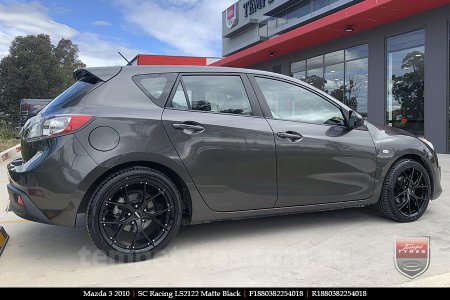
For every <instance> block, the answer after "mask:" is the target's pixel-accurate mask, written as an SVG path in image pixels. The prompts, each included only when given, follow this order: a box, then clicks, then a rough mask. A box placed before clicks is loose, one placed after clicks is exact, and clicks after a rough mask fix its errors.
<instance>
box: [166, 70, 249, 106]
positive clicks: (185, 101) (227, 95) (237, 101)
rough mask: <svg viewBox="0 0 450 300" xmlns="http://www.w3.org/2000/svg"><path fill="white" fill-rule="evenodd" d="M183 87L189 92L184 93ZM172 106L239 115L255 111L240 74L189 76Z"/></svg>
mask: <svg viewBox="0 0 450 300" xmlns="http://www.w3.org/2000/svg"><path fill="white" fill-rule="evenodd" d="M183 87H184V90H185V93H182V89H183ZM168 107H172V108H176V109H184V110H197V111H206V112H215V113H228V114H236V115H251V114H252V109H251V106H250V101H249V99H248V96H247V93H246V91H245V88H244V84H243V82H242V79H241V77H240V76H239V75H209V76H199V75H185V76H183V78H182V83H180V85H179V86H178V88H177V92H176V93H175V95H174V97H173V98H172V101H171V102H170V103H169V104H168Z"/></svg>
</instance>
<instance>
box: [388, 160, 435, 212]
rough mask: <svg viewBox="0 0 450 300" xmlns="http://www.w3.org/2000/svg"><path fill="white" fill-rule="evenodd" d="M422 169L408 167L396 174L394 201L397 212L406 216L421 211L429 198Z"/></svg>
mask: <svg viewBox="0 0 450 300" xmlns="http://www.w3.org/2000/svg"><path fill="white" fill-rule="evenodd" d="M425 176H426V174H424V173H423V171H422V170H420V169H417V168H414V167H410V168H407V169H405V170H403V171H402V172H401V173H400V175H399V176H398V178H397V180H396V182H395V187H394V194H393V195H394V201H395V205H396V207H397V209H398V210H399V212H400V213H401V214H402V215H404V216H406V217H414V216H416V215H418V214H420V213H422V211H423V209H424V208H425V207H426V205H425V204H426V203H427V201H428V200H429V186H428V181H427V180H426V177H425Z"/></svg>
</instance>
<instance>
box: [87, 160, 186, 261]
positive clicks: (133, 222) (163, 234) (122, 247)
mask: <svg viewBox="0 0 450 300" xmlns="http://www.w3.org/2000/svg"><path fill="white" fill-rule="evenodd" d="M86 223H87V229H88V232H89V235H90V237H91V239H92V241H93V242H94V243H95V245H96V246H97V247H98V248H99V249H100V250H102V251H104V252H105V253H106V254H107V255H108V256H110V257H112V258H114V259H116V260H120V261H125V262H127V261H129V262H131V261H140V260H145V259H148V258H151V257H152V256H153V255H154V254H156V253H157V252H158V251H161V250H162V249H163V248H164V247H166V246H167V244H168V243H169V242H170V240H171V239H172V238H173V237H174V236H175V235H176V233H177V232H178V229H179V227H180V224H181V197H180V193H179V192H178V189H177V188H176V186H175V184H174V183H173V182H172V181H171V180H170V179H169V178H168V177H167V176H166V175H164V174H163V173H161V172H159V171H157V170H153V169H150V168H146V167H131V168H127V169H124V170H120V171H118V172H116V173H114V174H112V175H111V176H109V177H108V178H106V179H105V180H104V181H103V182H102V183H101V184H100V185H99V187H98V188H97V189H96V191H95V192H94V193H93V196H92V198H91V202H90V204H89V207H88V211H87V216H86Z"/></svg>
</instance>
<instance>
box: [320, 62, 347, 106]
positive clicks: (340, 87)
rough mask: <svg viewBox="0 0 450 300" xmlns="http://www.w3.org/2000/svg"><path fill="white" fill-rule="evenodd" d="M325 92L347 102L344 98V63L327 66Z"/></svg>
mask: <svg viewBox="0 0 450 300" xmlns="http://www.w3.org/2000/svg"><path fill="white" fill-rule="evenodd" d="M324 79H325V88H324V89H325V92H326V93H328V94H330V95H331V96H333V97H334V98H336V99H338V100H339V101H341V102H343V103H345V99H344V88H345V81H344V80H345V78H344V63H343V62H342V63H339V64H335V65H330V66H326V67H325V76H324Z"/></svg>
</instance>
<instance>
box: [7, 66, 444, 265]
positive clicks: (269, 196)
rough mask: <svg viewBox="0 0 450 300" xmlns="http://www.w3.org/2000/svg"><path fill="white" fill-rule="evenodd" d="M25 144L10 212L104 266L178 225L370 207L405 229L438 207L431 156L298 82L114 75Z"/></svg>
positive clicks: (91, 71)
mask: <svg viewBox="0 0 450 300" xmlns="http://www.w3.org/2000/svg"><path fill="white" fill-rule="evenodd" d="M74 76H75V78H76V80H77V81H76V83H75V84H74V85H73V86H71V87H70V88H69V89H67V90H66V91H65V92H63V93H62V94H61V95H59V96H58V97H57V98H56V99H54V100H53V101H52V102H51V103H50V104H49V105H48V106H46V107H45V108H44V109H43V110H42V111H41V112H40V113H39V114H38V115H37V116H35V117H33V118H31V119H30V120H28V121H27V123H26V124H25V126H24V128H23V130H22V136H21V141H22V158H21V159H18V160H16V161H13V162H12V163H11V164H10V165H9V166H8V171H9V176H10V184H8V191H9V197H10V209H11V210H13V211H14V212H15V213H16V214H17V215H18V216H20V217H22V218H25V219H29V220H33V221H37V222H42V223H48V224H54V225H62V226H69V227H72V226H75V225H76V220H77V214H82V213H85V214H86V225H87V230H88V231H89V235H90V236H91V238H92V240H93V242H94V243H95V244H96V245H97V247H98V248H100V249H101V250H103V251H104V252H105V253H106V254H107V255H109V256H111V257H113V258H115V259H118V260H124V261H135V260H143V259H146V258H149V257H151V256H152V255H153V254H155V253H157V252H158V251H160V250H161V249H163V248H164V247H165V246H166V245H167V244H168V243H169V242H170V241H171V240H172V238H173V237H174V236H175V235H176V233H177V231H178V229H179V227H180V225H181V224H194V223H200V222H208V221H215V220H225V219H236V218H245V217H256V216H267V215H278V214H288V213H297V212H306V211H314V210H328V209H338V208H345V207H362V206H367V205H376V207H377V208H378V210H379V212H380V213H381V215H383V216H385V217H387V218H389V219H392V220H395V221H399V222H411V221H415V220H417V219H418V218H420V217H421V216H422V215H423V214H424V212H425V210H426V208H427V206H428V204H429V201H430V200H432V199H435V198H437V197H439V195H440V194H441V192H442V189H441V185H440V167H439V164H438V158H437V155H436V153H435V151H434V150H433V145H432V144H431V143H430V142H428V141H427V140H425V139H423V138H417V137H415V136H413V135H412V134H410V133H408V132H406V131H402V130H399V129H395V128H392V127H386V126H380V125H375V124H371V123H370V122H367V121H365V120H363V118H362V117H361V116H360V115H359V114H358V113H357V112H355V111H352V110H351V109H350V108H349V107H347V106H345V105H344V104H342V103H341V102H339V101H337V100H336V99H334V98H332V97H330V96H329V95H327V94H326V93H324V92H322V91H320V90H317V89H315V88H313V87H312V86H310V85H308V84H305V83H303V82H301V81H299V80H296V79H294V78H290V77H287V76H283V75H279V74H273V73H268V72H262V71H256V70H247V69H234V68H217V67H187V66H186V67H180V66H165V67H160V66H154V67H143V66H139V67H134V66H127V67H108V68H86V69H79V70H76V71H75V73H74Z"/></svg>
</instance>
